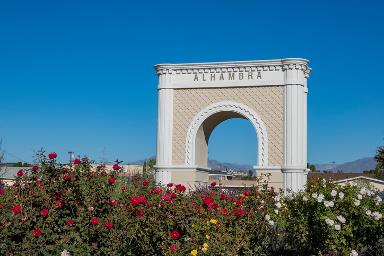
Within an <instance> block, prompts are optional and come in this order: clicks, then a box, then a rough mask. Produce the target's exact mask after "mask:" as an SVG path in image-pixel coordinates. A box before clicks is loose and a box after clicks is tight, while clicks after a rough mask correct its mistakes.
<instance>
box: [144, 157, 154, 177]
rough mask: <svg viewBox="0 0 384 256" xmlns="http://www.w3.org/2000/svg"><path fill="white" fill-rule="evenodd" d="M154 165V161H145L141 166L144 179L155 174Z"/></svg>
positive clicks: (152, 159)
mask: <svg viewBox="0 0 384 256" xmlns="http://www.w3.org/2000/svg"><path fill="white" fill-rule="evenodd" d="M155 165H156V159H154V158H151V159H146V160H144V164H143V176H144V177H146V178H151V177H153V176H154V174H155Z"/></svg>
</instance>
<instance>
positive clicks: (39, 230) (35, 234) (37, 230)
mask: <svg viewBox="0 0 384 256" xmlns="http://www.w3.org/2000/svg"><path fill="white" fill-rule="evenodd" d="M41 233H42V232H41V229H39V228H37V229H34V230H32V235H33V236H34V237H39V236H41Z"/></svg>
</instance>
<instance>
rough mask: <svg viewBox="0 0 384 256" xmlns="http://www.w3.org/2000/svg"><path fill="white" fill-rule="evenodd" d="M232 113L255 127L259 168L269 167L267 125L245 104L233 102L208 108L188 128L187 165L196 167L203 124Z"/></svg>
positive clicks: (225, 102)
mask: <svg viewBox="0 0 384 256" xmlns="http://www.w3.org/2000/svg"><path fill="white" fill-rule="evenodd" d="M223 111H230V112H235V113H238V114H240V115H242V116H244V117H245V118H247V119H248V120H249V121H250V122H251V123H252V125H253V126H254V127H255V130H256V134H257V140H258V158H257V159H258V166H268V135H267V130H266V128H265V125H264V123H263V121H262V120H261V118H260V117H259V116H258V115H257V113H256V112H255V111H253V110H252V109H250V108H249V107H247V106H246V105H244V104H241V103H238V102H233V101H222V102H218V103H215V104H212V105H210V106H208V107H207V108H205V109H203V110H202V111H200V112H199V113H198V114H197V115H196V116H195V118H194V119H193V121H192V123H191V125H190V126H189V128H188V133H187V138H186V149H185V163H186V165H188V166H189V165H195V141H196V134H197V130H198V129H199V127H200V126H201V125H202V124H203V122H204V121H205V120H206V119H207V118H208V117H210V116H212V115H213V114H216V113H219V112H223Z"/></svg>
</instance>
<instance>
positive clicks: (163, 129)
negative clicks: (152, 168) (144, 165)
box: [156, 73, 173, 184]
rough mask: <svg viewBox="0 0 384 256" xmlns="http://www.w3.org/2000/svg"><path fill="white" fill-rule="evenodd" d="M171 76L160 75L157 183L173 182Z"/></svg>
mask: <svg viewBox="0 0 384 256" xmlns="http://www.w3.org/2000/svg"><path fill="white" fill-rule="evenodd" d="M169 78H170V74H167V73H161V74H159V86H158V88H159V89H158V113H157V150H156V151H157V154H156V182H157V183H159V182H161V184H167V183H169V182H171V170H170V169H169V167H170V166H171V165H172V128H173V89H167V88H164V87H167V86H166V84H167V83H168V82H169Z"/></svg>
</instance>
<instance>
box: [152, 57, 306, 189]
mask: <svg viewBox="0 0 384 256" xmlns="http://www.w3.org/2000/svg"><path fill="white" fill-rule="evenodd" d="M155 68H156V71H157V74H158V76H159V85H158V133H157V159H156V162H157V165H156V180H157V181H158V182H162V183H163V184H164V183H168V182H176V183H185V184H187V185H190V186H192V187H193V186H194V185H198V184H204V183H207V182H208V173H207V171H208V168H207V160H208V157H207V153H208V139H209V136H210V134H211V132H212V130H213V129H214V128H215V127H216V126H217V125H218V124H219V123H221V122H222V121H224V120H226V119H229V118H238V117H240V118H245V119H247V120H249V121H250V122H251V123H252V125H253V126H254V128H255V131H256V134H257V138H258V156H257V161H258V162H257V166H255V169H256V170H257V173H258V174H263V173H271V175H272V180H271V184H272V185H273V186H275V187H281V188H284V190H285V191H298V190H300V189H302V188H303V186H304V185H305V184H306V172H307V168H306V166H307V92H308V89H307V78H308V76H309V73H310V69H309V68H308V61H307V60H305V59H279V60H262V61H240V62H214V63H191V64H161V65H156V66H155Z"/></svg>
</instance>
